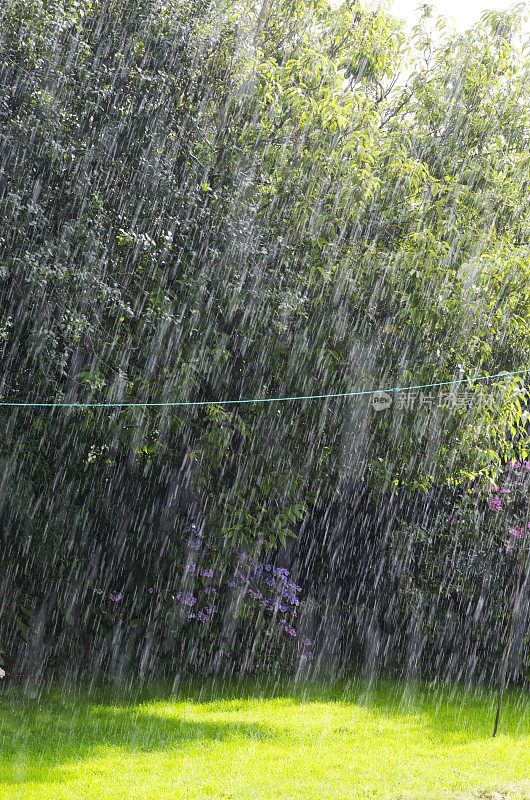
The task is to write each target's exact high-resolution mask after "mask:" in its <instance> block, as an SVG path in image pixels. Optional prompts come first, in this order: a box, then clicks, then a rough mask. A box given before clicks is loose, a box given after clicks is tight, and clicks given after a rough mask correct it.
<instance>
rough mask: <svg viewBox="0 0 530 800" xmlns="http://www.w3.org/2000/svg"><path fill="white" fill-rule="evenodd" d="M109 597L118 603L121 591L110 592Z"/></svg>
mask: <svg viewBox="0 0 530 800" xmlns="http://www.w3.org/2000/svg"><path fill="white" fill-rule="evenodd" d="M109 597H110V599H111V600H112V601H113V602H114V603H119V601H120V600H123V595H122V593H121V592H111V593H110V594H109Z"/></svg>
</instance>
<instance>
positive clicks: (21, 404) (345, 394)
mask: <svg viewBox="0 0 530 800" xmlns="http://www.w3.org/2000/svg"><path fill="white" fill-rule="evenodd" d="M527 372H530V368H529V369H521V370H518V371H517V372H499V373H498V374H497V375H481V376H479V377H478V378H459V379H458V380H454V381H441V382H440V383H423V384H420V385H418V386H393V387H392V388H390V389H368V390H366V391H362V392H338V393H337V394H310V395H302V396H300V397H258V398H252V399H250V400H196V401H184V400H181V401H178V402H174V403H172V402H165V403H149V402H147V403H39V402H34V403H33V402H31V403H29V402H16V401H11V402H0V406H19V407H25V408H28V407H29V408H147V407H150V408H153V407H158V408H161V407H162V408H169V407H172V406H226V405H229V404H231V405H233V404H234V403H280V402H283V401H285V400H324V399H326V398H331V397H359V396H360V395H368V394H377V393H379V392H408V391H412V390H414V389H432V388H434V387H435V386H453V385H454V384H456V383H472V382H474V381H487V380H490V379H491V378H506V377H509V376H510V375H524V374H525V373H527Z"/></svg>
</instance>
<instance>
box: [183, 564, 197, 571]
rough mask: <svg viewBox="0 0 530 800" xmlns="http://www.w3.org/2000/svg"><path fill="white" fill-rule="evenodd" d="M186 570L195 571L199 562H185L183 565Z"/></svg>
mask: <svg viewBox="0 0 530 800" xmlns="http://www.w3.org/2000/svg"><path fill="white" fill-rule="evenodd" d="M182 567H183V569H184V572H193V570H194V569H196V567H197V564H183V565H182Z"/></svg>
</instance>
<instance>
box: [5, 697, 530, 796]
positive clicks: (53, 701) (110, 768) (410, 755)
mask: <svg viewBox="0 0 530 800" xmlns="http://www.w3.org/2000/svg"><path fill="white" fill-rule="evenodd" d="M494 701H495V698H494V695H493V694H492V693H489V692H486V691H481V692H476V693H475V692H466V691H464V690H463V689H457V690H451V689H448V688H445V689H434V688H430V689H429V688H428V687H425V686H423V687H421V686H414V685H411V684H409V685H406V686H405V685H402V684H398V683H391V682H380V683H377V684H375V685H374V684H372V685H369V684H368V683H357V684H356V685H355V686H352V687H350V688H346V687H345V686H334V687H329V688H324V689H323V688H321V687H320V688H319V687H316V686H314V687H312V688H306V689H303V688H300V687H299V688H298V689H296V690H295V691H290V690H288V689H287V688H285V689H284V690H282V691H280V690H279V689H276V690H275V691H272V690H271V691H269V692H266V691H265V690H263V691H262V692H261V693H260V692H259V691H254V690H253V689H252V688H251V687H239V688H238V687H229V686H225V687H221V686H217V687H215V686H209V687H206V688H203V689H202V690H200V689H199V688H195V689H194V690H191V689H189V690H188V691H185V692H184V691H181V692H180V693H179V694H177V695H176V696H172V694H171V691H170V690H169V689H167V690H165V689H164V687H160V686H159V687H156V689H155V688H154V689H152V690H151V691H149V690H144V691H143V692H141V693H140V694H137V695H136V696H134V695H132V694H130V693H129V694H128V693H126V692H123V691H120V692H114V693H109V691H98V692H92V693H89V692H81V691H79V692H74V691H63V692H60V691H59V690H48V691H46V692H44V693H43V694H42V695H41V697H40V698H39V699H33V700H31V699H27V698H24V696H23V695H22V694H20V693H16V692H5V691H4V693H3V695H2V702H1V706H0V721H1V726H2V727H1V730H2V738H3V742H2V748H1V754H0V798H2V800H4V798H5V800H11V799H13V800H14V798H17V800H18V798H20V800H24V798H27V800H33V799H35V800H37V798H44V799H45V800H47V799H48V798H49V799H50V800H51V798H53V800H66V799H67V798H68V799H70V798H79V799H80V800H83V798H86V799H87V800H88V798H96V799H97V798H102V800H106V799H107V798H109V800H110V798H112V799H113V800H133V799H134V800H137V798H138V799H139V798H142V800H155V798H157V800H158V798H165V800H172V798H174V799H175V800H176V798H179V799H180V798H189V799H190V800H195V799H197V800H198V799H199V798H212V799H213V798H215V799H216V800H217V799H219V800H220V799H221V798H226V799H227V800H228V799H231V800H251V799H252V800H276V798H283V799H284V800H287V798H289V799H290V800H291V799H296V798H300V799H301V800H302V799H303V800H305V799H306V798H307V799H308V800H332V799H333V800H354V799H356V798H363V797H373V798H381V799H382V800H398V799H399V800H405V798H413V799H414V800H420V798H422V799H423V798H424V799H425V800H427V798H428V799H429V800H437V798H453V797H466V796H467V797H471V796H473V794H474V795H475V796H477V797H481V798H486V797H487V798H488V800H499V798H501V797H502V798H503V794H501V793H500V792H501V790H499V789H498V787H499V786H511V787H512V788H511V789H510V790H502V791H505V792H509V793H508V794H505V796H506V797H509V798H510V800H512V798H513V800H523V798H524V799H525V800H526V798H527V797H528V798H530V792H529V789H530V784H528V783H527V784H525V781H528V780H529V776H530V714H529V710H528V707H527V705H526V701H527V697H525V696H524V695H522V694H518V693H515V692H512V693H510V692H509V693H508V694H507V697H506V704H505V707H504V711H503V717H502V723H501V732H500V735H498V736H497V737H496V738H495V739H493V738H492V736H491V732H492V722H493V709H494ZM513 787H515V788H513ZM494 790H495V791H497V795H498V796H497V797H496V795H495V794H493V791H494ZM488 791H489V792H490V795H488V794H487V792H488ZM481 792H482V794H480V793H481ZM525 792H526V794H525ZM503 800H504V798H503Z"/></svg>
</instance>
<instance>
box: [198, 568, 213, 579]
mask: <svg viewBox="0 0 530 800" xmlns="http://www.w3.org/2000/svg"><path fill="white" fill-rule="evenodd" d="M201 575H202V577H203V578H213V569H203V570H201Z"/></svg>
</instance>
